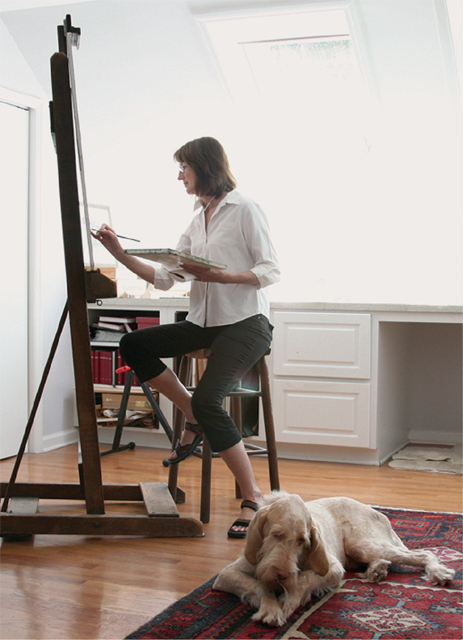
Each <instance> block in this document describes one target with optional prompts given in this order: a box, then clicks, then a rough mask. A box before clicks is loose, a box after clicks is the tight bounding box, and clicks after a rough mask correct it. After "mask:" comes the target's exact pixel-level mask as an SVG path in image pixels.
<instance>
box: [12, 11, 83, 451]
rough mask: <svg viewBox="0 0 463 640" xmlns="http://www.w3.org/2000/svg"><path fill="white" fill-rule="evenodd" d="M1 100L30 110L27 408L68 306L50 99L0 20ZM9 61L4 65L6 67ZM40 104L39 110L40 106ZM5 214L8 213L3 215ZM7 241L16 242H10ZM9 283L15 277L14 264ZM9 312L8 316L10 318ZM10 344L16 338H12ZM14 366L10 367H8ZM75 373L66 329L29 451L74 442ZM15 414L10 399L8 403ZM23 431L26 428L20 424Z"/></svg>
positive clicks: (36, 421)
mask: <svg viewBox="0 0 463 640" xmlns="http://www.w3.org/2000/svg"><path fill="white" fill-rule="evenodd" d="M0 60H2V64H1V67H0V87H1V88H0V99H2V100H11V101H13V102H15V103H18V104H23V105H25V106H30V105H33V106H32V111H31V113H32V127H31V141H32V148H31V151H32V164H33V166H32V167H31V176H30V188H31V193H30V198H31V199H30V207H29V211H30V221H29V228H30V239H29V274H30V279H29V380H27V379H26V380H24V381H23V384H24V385H26V386H28V395H29V408H30V407H31V406H32V403H33V400H34V398H35V394H36V391H37V388H38V386H39V383H40V380H41V377H42V373H43V369H44V366H45V362H46V360H47V358H48V354H49V350H50V346H51V344H52V342H53V339H54V336H55V333H56V329H57V326H58V322H59V318H60V316H61V312H62V310H63V307H64V304H65V301H66V297H67V294H66V281H65V276H64V260H63V250H62V233H61V216H60V209H59V199H58V198H59V195H58V185H57V168H56V155H55V153H54V150H53V144H52V142H51V137H50V125H49V117H48V99H49V98H48V96H47V95H46V94H45V92H44V91H43V89H42V87H41V86H40V84H39V83H38V81H37V79H36V77H35V76H34V74H33V73H32V71H31V69H30V67H29V65H28V64H27V62H26V60H25V59H24V57H23V55H22V53H21V51H20V50H19V49H18V47H17V45H16V43H15V42H14V40H13V39H12V37H11V35H10V33H9V32H8V30H7V29H6V27H5V25H4V23H3V21H2V20H0ZM5 61H8V64H5ZM41 105H42V106H41ZM3 213H4V214H5V215H7V213H6V212H3ZM9 242H14V238H10V239H9ZM11 267H12V268H11V278H12V279H14V278H15V272H14V264H13V265H11ZM14 311H15V310H14V309H11V313H14ZM11 338H12V339H14V336H12V337H11ZM9 366H14V363H9ZM73 396H74V393H73V370H72V362H71V350H70V340H69V331H68V327H66V328H65V331H64V333H63V335H62V337H61V340H60V345H59V349H58V351H57V353H56V355H55V358H54V362H53V367H52V369H51V372H50V375H49V378H48V381H47V385H46V387H45V391H44V395H43V399H42V402H41V404H40V410H39V412H38V414H37V417H36V420H35V426H34V431H33V434H32V436H31V439H30V441H29V444H30V450H31V451H41V450H45V449H47V448H54V447H55V446H57V445H61V444H63V443H65V442H70V441H75V440H76V430H75V428H74V425H73V415H72V411H70V405H72V401H73ZM12 407H13V410H14V398H12ZM27 413H28V412H27ZM23 426H24V427H25V426H26V423H24V425H23Z"/></svg>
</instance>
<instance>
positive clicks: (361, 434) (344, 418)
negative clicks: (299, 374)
mask: <svg viewBox="0 0 463 640" xmlns="http://www.w3.org/2000/svg"><path fill="white" fill-rule="evenodd" d="M274 412H275V424H276V430H277V441H278V442H294V443H300V444H319V445H333V446H343V447H368V446H369V414H370V384H369V383H368V382H328V381H314V380H275V381H274Z"/></svg>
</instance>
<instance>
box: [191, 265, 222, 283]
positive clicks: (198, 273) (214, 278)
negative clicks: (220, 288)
mask: <svg viewBox="0 0 463 640" xmlns="http://www.w3.org/2000/svg"><path fill="white" fill-rule="evenodd" d="M180 266H181V267H182V269H184V270H185V271H187V272H188V273H191V274H192V275H193V276H195V279H196V280H198V281H199V282H221V283H222V284H226V283H227V282H230V280H229V277H228V276H229V273H228V271H226V270H225V269H216V268H215V267H197V266H196V265H191V264H182V265H180Z"/></svg>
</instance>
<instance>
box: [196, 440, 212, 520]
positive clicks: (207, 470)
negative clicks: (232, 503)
mask: <svg viewBox="0 0 463 640" xmlns="http://www.w3.org/2000/svg"><path fill="white" fill-rule="evenodd" d="M202 458H203V459H202V465H201V507H200V515H199V519H200V520H201V522H202V523H203V524H207V523H208V522H209V520H210V516H211V475H212V450H211V445H210V444H209V442H208V440H207V438H206V437H204V438H203V454H202Z"/></svg>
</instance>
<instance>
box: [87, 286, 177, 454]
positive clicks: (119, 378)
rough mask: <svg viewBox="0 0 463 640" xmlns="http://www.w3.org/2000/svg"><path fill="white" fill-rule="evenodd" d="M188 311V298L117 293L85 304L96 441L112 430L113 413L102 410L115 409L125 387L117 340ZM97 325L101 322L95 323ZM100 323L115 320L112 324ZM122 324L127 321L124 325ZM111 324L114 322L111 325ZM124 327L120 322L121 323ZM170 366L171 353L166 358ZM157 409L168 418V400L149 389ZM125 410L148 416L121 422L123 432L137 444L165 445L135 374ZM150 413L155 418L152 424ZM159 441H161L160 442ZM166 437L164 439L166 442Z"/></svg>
mask: <svg viewBox="0 0 463 640" xmlns="http://www.w3.org/2000/svg"><path fill="white" fill-rule="evenodd" d="M187 313H188V299H182V298H179V299H166V300H159V301H158V300H156V301H155V300H143V299H141V298H115V299H106V300H102V301H100V302H99V303H93V304H89V305H88V321H89V330H90V346H91V350H92V365H93V367H94V391H95V404H96V406H97V415H98V427H99V438H100V442H105V443H106V442H111V441H112V438H113V434H114V427H115V420H116V418H112V419H111V418H107V417H104V416H103V415H102V414H103V412H108V410H109V409H111V408H113V409H114V410H117V408H118V407H119V405H120V400H121V399H122V393H123V390H124V383H125V375H126V374H125V373H124V372H122V373H119V374H118V373H116V370H117V369H118V368H120V367H122V366H124V365H125V363H124V362H123V361H122V359H121V357H120V354H119V342H120V339H121V338H122V336H123V335H124V334H125V333H126V332H127V331H128V330H135V329H141V328H146V327H148V326H152V325H156V324H161V323H163V324H166V323H170V322H178V321H180V320H184V319H185V317H186V315H187ZM99 325H100V326H99ZM101 325H113V328H110V327H108V326H101ZM125 325H129V327H126V326H125ZM114 327H117V329H115V328H114ZM122 327H123V328H122ZM166 364H168V366H172V364H173V363H172V362H171V359H169V360H166ZM153 394H154V397H155V399H156V400H157V402H158V404H159V406H160V408H161V411H162V412H163V413H164V415H165V416H166V418H167V420H168V421H169V422H171V420H172V405H171V403H170V402H169V401H168V400H167V399H166V398H165V397H163V396H161V397H159V396H158V394H156V393H155V392H153ZM127 409H128V410H129V411H137V412H139V413H142V412H144V411H146V415H147V416H148V418H147V420H146V424H148V425H149V426H148V427H146V426H141V425H142V423H143V422H144V421H141V422H140V423H137V424H136V425H135V426H130V425H128V426H124V432H125V431H126V430H127V431H128V433H130V439H131V440H133V439H135V440H136V442H137V444H138V445H140V446H144V445H146V446H161V447H162V446H166V447H167V446H169V443H168V440H167V436H166V435H165V434H164V431H163V429H159V424H158V421H157V419H156V418H155V416H153V413H152V409H151V407H150V406H149V403H148V401H147V400H146V397H145V395H144V393H143V390H142V389H141V387H140V386H139V384H138V381H137V379H136V377H135V376H134V382H133V383H132V388H131V392H130V397H129V404H128V407H127ZM149 416H151V417H152V419H153V424H151V425H150V421H149ZM158 441H160V442H158ZM164 441H165V442H164Z"/></svg>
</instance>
